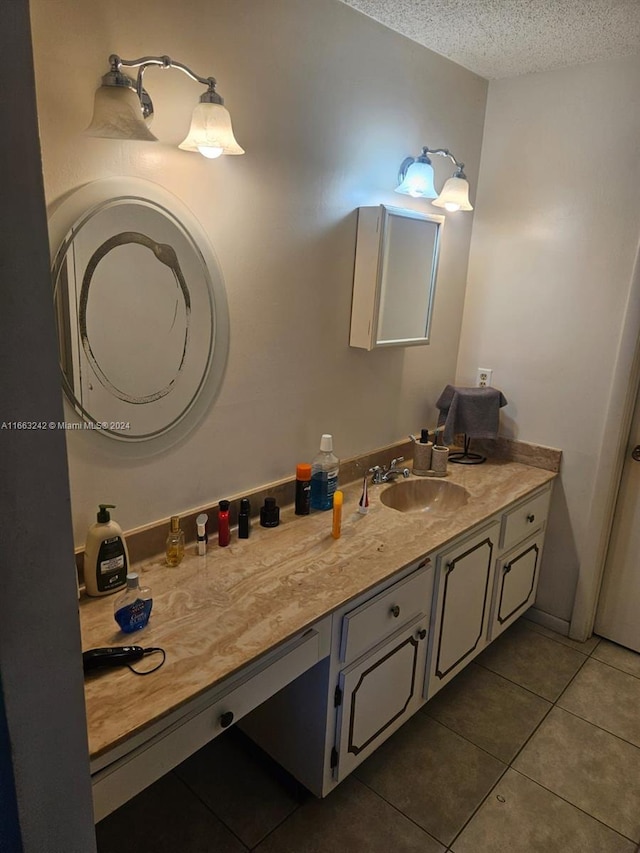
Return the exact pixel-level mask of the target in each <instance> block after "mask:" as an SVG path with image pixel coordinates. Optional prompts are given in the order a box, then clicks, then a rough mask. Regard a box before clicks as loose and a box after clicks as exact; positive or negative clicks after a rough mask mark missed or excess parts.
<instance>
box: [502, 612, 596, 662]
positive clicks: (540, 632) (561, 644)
mask: <svg viewBox="0 0 640 853" xmlns="http://www.w3.org/2000/svg"><path fill="white" fill-rule="evenodd" d="M517 621H518V620H517V619H516V622H517ZM516 622H514V623H513V624H514V625H515V624H516ZM524 622H526V623H527V624H525V625H523V626H522V627H523V628H526V630H527V631H532V632H533V633H534V634H538V635H539V636H540V637H546V638H547V640H551V641H552V642H553V643H557V645H559V646H564V647H565V649H573V650H574V652H578V653H579V654H581V655H585V657H591V655H592V654H593V653H594V651H595V650H596V649H597V648H598V646H599V645H600V640H598V642H597V643H596V644H595V646H594V647H593V649H592V650H591V651H590V652H583V651H582V650H581V649H576V647H575V646H573V645H571V644H570V643H563V642H562V640H556V638H555V637H550V636H549V635H548V634H543V632H542V631H536V629H535V628H530V627H529V624H532V625H539V624H540V623H539V622H533V621H532V620H531V619H526V618H525V619H524ZM509 627H511V626H509ZM541 627H542V628H545V627H546V626H545V625H542V626H541ZM551 630H552V629H551V628H547V631H551ZM556 633H557V632H556ZM559 636H561V637H563V636H564V634H559ZM591 636H592V637H597V636H598V634H592V635H591ZM570 639H571V637H567V640H570ZM589 639H591V637H589ZM572 642H574V643H577V642H579V641H578V640H573V641H572ZM585 642H587V641H585Z"/></svg>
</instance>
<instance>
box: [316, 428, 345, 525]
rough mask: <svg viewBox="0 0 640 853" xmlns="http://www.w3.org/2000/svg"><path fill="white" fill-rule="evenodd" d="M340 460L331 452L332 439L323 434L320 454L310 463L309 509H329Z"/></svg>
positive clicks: (336, 486) (331, 504) (335, 485)
mask: <svg viewBox="0 0 640 853" xmlns="http://www.w3.org/2000/svg"><path fill="white" fill-rule="evenodd" d="M339 467H340V460H339V459H338V457H337V456H336V455H335V454H334V452H333V437H332V436H331V435H328V434H326V433H325V435H323V436H322V439H321V440H320V452H319V453H318V455H317V456H316V458H315V459H314V460H313V462H312V463H311V501H310V502H311V509H331V508H332V506H333V493H334V492H335V490H336V489H337V488H338V468H339Z"/></svg>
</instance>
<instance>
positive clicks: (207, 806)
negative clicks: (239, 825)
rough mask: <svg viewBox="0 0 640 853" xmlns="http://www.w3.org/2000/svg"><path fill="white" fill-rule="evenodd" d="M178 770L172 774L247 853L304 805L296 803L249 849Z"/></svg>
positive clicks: (172, 771)
mask: <svg viewBox="0 0 640 853" xmlns="http://www.w3.org/2000/svg"><path fill="white" fill-rule="evenodd" d="M176 770H177V768H174V770H171V771H170V772H171V773H173V774H174V775H175V776H176V777H177V778H178V779H180V781H181V782H182V784H183V785H184V786H185V787H186V788H187V790H188V791H189V792H190V793H191V794H193V796H194V797H195V798H196V799H197V800H199V801H200V802H201V803H202V805H203V806H205V808H207V809H208V810H209V811H210V812H211V814H212V815H213V816H214V817H215V818H217V819H218V820H219V821H220V823H222V824H223V826H224V827H225V828H226V829H228V830H229V832H230V833H231V834H232V835H233V836H234V837H235V838H237V840H238V841H239V842H240V843H241V844H242V846H243V847H244V848H245V850H247V851H248V853H251V851H253V850H255V849H256V847H258V846H259V845H260V844H262V842H263V841H264V840H265V839H266V838H268V837H269V836H270V835H271V834H272V833H273V832H275V831H276V829H278V828H279V827H281V826H282V824H283V823H284V822H285V821H286V820H289V818H290V817H291V816H292V815H293V814H295V812H297V811H298V809H299V808H300V806H301V805H302V803H296V805H295V806H294V808H293V810H292V811H290V812H289V814H288V815H285V817H283V818H282V820H280V821H278V823H277V824H276V825H275V826H274V827H272V828H271V829H270V830H269V832H267V833H265V835H264V836H263V837H262V838H261V839H260V840H259V841H258V842H256V844H254V845H253V846H252V847H249V845H248V844H247V843H246V842H245V841H243V839H242V838H240V836H239V835H238V833H237V832H236V831H235V830H234V829H233V828H232V827H231V826H229V824H228V823H227V821H226V820H225V819H224V818H223V817H222V816H221V815H219V814H218V813H217V812H216V811H214V810H213V808H212V807H211V806H210V805H209V804H208V803H207V802H206V801H205V800H204V799H203V798H202V797H201V796H200V795H199V794H198V792H197V791H195V790H194V789H193V788H192V787H191V785H190V784H189V783H188V782H187V781H186V780H185V779H183V778H182V777H181V776H179V775H178V773H176V772H175V771H176Z"/></svg>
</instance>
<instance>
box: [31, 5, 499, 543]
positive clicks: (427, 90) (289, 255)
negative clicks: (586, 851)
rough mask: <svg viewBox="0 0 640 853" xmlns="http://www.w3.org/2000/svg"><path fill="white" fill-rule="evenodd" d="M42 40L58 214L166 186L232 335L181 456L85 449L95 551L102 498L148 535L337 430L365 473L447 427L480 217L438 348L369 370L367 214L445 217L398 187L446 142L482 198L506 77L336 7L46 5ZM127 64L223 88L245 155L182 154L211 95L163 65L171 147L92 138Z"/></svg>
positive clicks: (447, 272)
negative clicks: (94, 194)
mask: <svg viewBox="0 0 640 853" xmlns="http://www.w3.org/2000/svg"><path fill="white" fill-rule="evenodd" d="M71 20H73V26H72V27H70V26H69V22H70V21H71ZM32 23H33V30H34V52H35V64H36V74H37V90H38V104H39V120H40V132H41V139H42V149H43V161H44V176H45V189H46V193H47V199H48V202H49V203H52V202H55V201H56V200H58V199H60V198H61V197H62V196H64V195H65V194H67V193H69V192H70V191H72V190H73V189H75V188H76V187H78V186H79V185H81V184H83V183H85V182H88V181H92V180H96V179H99V178H103V177H110V176H114V175H128V176H136V177H141V178H146V179H148V180H151V181H155V182H157V183H159V184H161V185H162V186H164V187H165V188H166V189H168V190H169V191H170V192H172V193H173V194H175V195H176V196H178V197H179V198H180V199H181V200H182V201H183V202H184V203H185V204H186V205H187V206H188V207H189V208H190V209H191V210H192V211H193V212H194V214H195V216H196V217H197V218H198V220H199V221H200V222H201V223H202V226H203V227H204V229H205V231H206V232H207V233H208V235H209V238H210V240H211V243H212V244H213V247H214V250H215V252H216V254H217V256H218V259H219V262H220V265H221V267H222V271H223V275H224V278H225V281H226V287H227V294H228V300H229V311H230V321H231V345H230V355H229V362H228V368H227V372H226V376H225V380H224V383H223V386H222V390H221V393H220V395H219V397H218V399H217V401H216V403H215V405H214V406H213V407H212V408H211V410H210V411H209V412H208V414H207V416H206V417H205V419H204V420H203V421H202V422H201V424H200V425H199V427H198V428H197V429H196V430H195V431H194V432H193V433H192V434H191V435H190V436H189V437H188V438H187V439H186V440H184V441H183V442H182V443H181V444H180V445H178V446H175V447H173V448H172V449H171V450H169V451H168V452H166V453H164V454H162V455H161V456H159V457H152V458H144V457H142V458H139V459H131V458H124V456H123V454H122V453H121V448H120V445H119V444H118V443H116V442H109V441H108V440H104V439H100V438H98V437H96V436H94V435H85V434H70V435H69V436H68V450H69V465H70V475H71V486H72V506H73V515H74V525H75V538H76V542H77V543H78V544H80V543H82V542H83V540H84V536H85V533H86V528H87V525H88V524H89V523H90V522H91V521H92V520H93V518H94V512H95V506H96V504H97V503H98V502H99V501H101V502H106V501H109V502H112V503H114V504H117V506H118V509H117V511H116V512H115V513H114V517H116V518H118V520H119V521H120V523H121V524H122V525H123V527H125V529H130V528H132V527H134V526H137V525H140V524H144V523H147V522H150V521H152V520H155V519H159V518H164V517H167V516H169V515H170V514H172V513H179V512H182V511H185V510H187V509H188V508H191V507H194V506H198V505H201V504H203V503H207V502H212V501H216V500H218V499H220V498H223V497H225V495H228V494H232V493H237V492H241V491H242V490H244V489H248V488H249V487H251V486H254V485H257V484H261V483H265V482H268V481H270V480H273V479H276V478H280V477H284V476H289V475H291V474H292V473H293V471H294V468H295V464H296V462H298V461H303V460H309V459H310V458H311V456H312V455H313V454H314V453H315V452H316V448H317V444H318V441H319V438H320V434H321V433H322V432H332V433H333V434H334V437H335V446H336V450H337V452H338V454H340V455H342V456H345V457H346V456H349V455H353V454H355V453H358V452H360V451H364V450H366V449H371V448H374V447H377V446H381V445H384V444H386V443H389V442H391V441H394V440H396V439H400V438H402V437H404V436H405V435H406V434H407V433H408V432H410V431H415V430H416V429H418V428H420V427H421V426H422V425H430V424H433V423H434V422H435V416H436V410H435V408H434V401H435V400H436V398H437V396H438V394H439V392H440V391H441V389H442V387H443V386H444V384H445V383H447V382H449V381H451V380H452V379H453V377H454V373H455V363H456V357H457V350H458V334H459V324H460V317H461V310H462V304H463V299H464V288H465V281H466V272H467V258H468V246H469V240H470V233H471V225H472V216H470V215H460V214H459V215H458V216H455V215H454V216H450V217H449V220H448V221H447V223H446V225H445V229H444V235H443V245H442V253H441V260H440V276H439V281H438V290H437V295H436V302H435V310H434V326H433V342H432V344H431V345H430V346H428V347H417V348H416V347H414V348H409V349H398V350H395V351H390V350H384V351H380V352H372V353H367V352H364V351H358V350H354V349H350V348H349V346H348V333H349V315H350V304H351V283H352V274H353V261H354V245H355V228H356V219H355V215H354V210H355V209H356V208H357V207H358V206H360V205H372V204H379V203H386V204H391V205H395V206H405V207H409V206H413V207H415V208H417V209H419V210H423V211H429V210H430V211H432V212H433V211H434V210H435V209H434V208H432V207H431V205H428V204H427V203H426V202H419V201H414V200H411V199H406V198H405V197H403V196H399V195H397V194H396V193H394V192H393V187H394V186H395V181H396V175H397V170H398V166H399V164H400V162H401V161H402V160H403V159H404V157H406V156H407V155H408V154H412V153H413V154H417V153H418V151H419V149H420V147H421V146H422V145H427V144H428V145H430V146H432V147H434V146H446V147H449V148H450V149H452V150H453V151H454V152H455V153H456V155H457V156H458V157H459V158H460V159H463V160H464V161H465V163H466V164H467V174H468V175H469V178H470V181H471V184H472V186H475V185H476V182H477V174H478V165H479V157H480V146H481V139H482V131H483V121H484V109H485V99H486V90H487V84H486V81H484V80H482V79H481V78H479V77H477V76H475V75H473V74H471V73H470V72H468V71H466V70H465V69H463V68H461V67H459V66H456V65H455V64H453V63H451V62H449V61H447V60H445V59H442V58H441V57H438V56H436V55H435V54H433V53H431V52H429V51H427V50H425V49H423V48H420V47H418V46H417V45H416V44H414V43H412V42H410V41H408V40H406V39H404V38H402V37H401V36H398V35H396V34H394V33H392V32H391V31H389V30H386V29H385V28H383V27H382V26H380V25H378V24H376V23H375V22H373V21H371V20H369V19H368V18H366V17H364V16H362V15H360V14H359V13H357V12H355V11H353V10H352V9H350V8H348V7H346V6H344V5H342V4H341V3H339V2H336V0H318V1H317V2H314V3H309V2H306V0H270V2H268V3H266V2H260V3H257V2H251V0H215V2H210V0H188V2H185V3H181V4H180V3H169V2H163V3H162V4H160V3H158V2H151V0H142V2H138V3H134V4H131V5H128V6H127V8H126V12H125V11H124V10H123V11H122V13H121V14H118V6H117V4H116V5H115V6H113V5H109V4H105V3H103V2H97V0H85V2H83V3H77V2H73V0H33V2H32ZM112 52H117V53H119V54H120V55H121V56H124V57H127V58H132V57H136V56H141V55H144V54H153V53H155V54H162V53H168V54H169V55H171V56H172V57H174V58H175V59H178V60H180V61H183V62H185V63H187V64H188V65H190V66H191V67H193V68H194V70H195V71H197V72H198V73H199V74H202V75H205V76H206V75H210V74H212V75H214V76H215V77H216V78H217V79H218V88H219V91H220V93H221V94H222V95H223V97H224V98H225V102H226V105H227V106H228V107H229V110H230V112H231V114H232V117H233V121H234V129H235V131H236V136H237V138H238V140H239V142H240V143H241V144H242V146H243V147H245V148H246V151H247V154H246V156H244V157H228V158H221V159H220V160H217V161H213V162H210V161H206V160H204V158H202V157H199V156H197V155H195V154H188V153H184V152H181V151H179V150H177V148H175V144H176V143H178V142H179V141H180V140H181V138H182V136H183V135H184V133H185V131H186V128H187V127H188V123H189V117H190V112H191V109H192V107H193V105H194V104H195V102H196V99H197V96H198V94H199V88H198V87H197V86H196V85H195V84H194V83H192V82H191V81H189V80H188V79H187V78H186V77H184V76H183V75H181V74H177V73H175V72H172V73H166V72H161V71H158V70H154V69H152V70H151V71H149V72H147V76H146V78H145V85H146V87H147V88H148V89H149V91H150V92H151V94H152V97H153V99H154V103H155V107H156V117H155V120H154V132H155V133H156V135H157V136H159V138H160V139H161V140H162V142H161V143H156V144H151V143H124V142H118V141H109V140H100V139H89V138H86V137H83V136H82V135H81V131H82V130H83V128H84V127H85V126H86V125H87V124H88V122H89V120H90V117H91V109H92V100H93V91H94V89H95V87H96V85H97V83H98V81H99V77H100V76H101V75H102V74H103V73H105V72H106V70H107V67H108V66H107V57H108V56H109V54H110V53H112ZM440 166H442V167H444V166H445V164H444V162H443V161H442V160H440V161H439V168H440ZM443 179H444V172H443V173H442V177H441V178H440V181H441V182H442V180H443Z"/></svg>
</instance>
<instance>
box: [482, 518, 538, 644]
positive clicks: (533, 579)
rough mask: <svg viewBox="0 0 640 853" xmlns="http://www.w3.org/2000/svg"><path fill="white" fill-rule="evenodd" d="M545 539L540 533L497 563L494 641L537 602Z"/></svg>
mask: <svg viewBox="0 0 640 853" xmlns="http://www.w3.org/2000/svg"><path fill="white" fill-rule="evenodd" d="M542 539H543V535H542V534H541V533H540V534H538V535H537V536H534V537H532V538H531V539H528V540H527V541H526V542H524V543H523V544H522V545H519V546H518V547H517V548H514V550H513V551H511V552H510V553H509V554H505V556H503V557H502V558H501V559H500V560H498V563H497V566H496V576H495V585H494V586H495V588H494V596H493V608H492V619H491V631H490V638H491V639H492V640H493V639H495V637H497V636H498V634H501V633H502V632H503V631H504V629H505V628H508V627H509V625H511V623H512V622H514V621H515V620H516V619H517V618H518V616H520V615H521V614H522V613H524V611H525V610H527V609H528V608H529V607H531V605H532V604H533V602H534V601H535V597H536V589H537V588H538V577H539V575H540V558H541V556H542Z"/></svg>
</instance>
